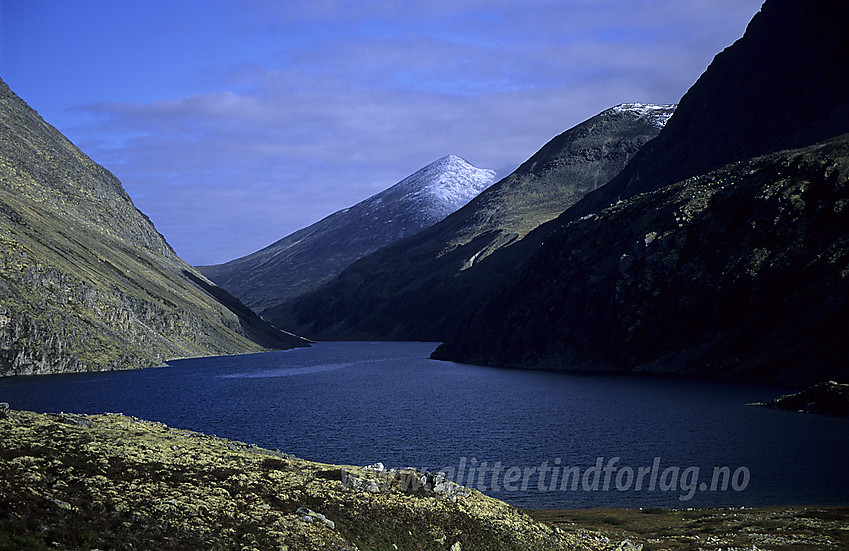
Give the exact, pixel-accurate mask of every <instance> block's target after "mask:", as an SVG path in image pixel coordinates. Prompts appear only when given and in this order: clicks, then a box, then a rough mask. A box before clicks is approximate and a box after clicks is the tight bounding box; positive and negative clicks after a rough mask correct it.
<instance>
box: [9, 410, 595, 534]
mask: <svg viewBox="0 0 849 551" xmlns="http://www.w3.org/2000/svg"><path fill="white" fill-rule="evenodd" d="M343 471H344V472H345V473H346V474H345V476H344V477H343V475H342V473H343ZM411 474H415V473H414V472H413V471H409V472H408V471H404V472H400V473H399V472H390V471H376V470H371V469H367V468H363V467H357V466H347V467H340V466H335V465H327V464H321V463H315V462H310V461H304V460H300V459H297V458H294V457H291V456H289V455H286V454H284V453H281V452H277V451H271V450H265V449H261V448H257V447H254V446H251V445H247V444H243V443H240V442H234V441H230V440H225V439H221V438H217V437H214V436H208V435H204V434H198V433H194V432H190V431H185V430H180V429H174V428H170V427H167V426H165V425H162V424H160V423H153V422H148V421H142V420H139V419H135V418H132V417H126V416H123V415H120V414H108V415H91V416H80V415H70V414H35V413H29V412H21V411H12V412H10V413H9V414H8V415H7V416H6V417H5V418H2V419H0V549H74V550H76V549H86V550H90V549H101V550H106V549H240V550H241V549H257V550H265V549H272V550H279V549H284V550H296V549H297V550H311V549H334V550H353V549H359V550H384V549H385V550H395V549H409V550H413V549H415V550H448V549H452V548H453V549H455V550H456V549H458V548H459V549H463V550H471V549H481V550H537V549H551V550H572V549H590V550H592V549H598V550H601V549H607V548H611V546H610V545H608V544H605V543H604V542H602V541H601V540H600V539H598V538H595V537H593V536H592V535H589V534H586V533H578V534H575V533H567V532H566V531H563V530H561V529H559V528H556V527H552V526H550V525H548V524H545V523H540V522H536V521H534V520H533V519H532V518H531V517H530V516H528V515H527V514H525V513H524V512H522V511H520V510H518V509H516V508H514V507H511V506H509V505H507V504H506V503H503V502H501V501H498V500H495V499H492V498H489V497H487V496H484V495H482V494H480V493H478V492H475V491H471V490H465V489H463V490H462V491H461V492H459V493H451V492H448V493H446V492H439V491H435V490H434V489H433V488H430V487H424V486H422V487H419V488H417V489H414V488H413V487H412V486H409V485H406V486H405V484H404V481H405V480H406V479H405V478H404V477H406V476H409V475H411ZM346 477H347V478H346ZM352 480H354V481H357V483H356V484H354V483H352ZM458 488H459V487H458ZM305 510H309V511H310V512H309V513H305V512H304V511H305ZM458 544H459V547H457V545H458Z"/></svg>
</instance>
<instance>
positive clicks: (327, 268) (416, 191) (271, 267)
mask: <svg viewBox="0 0 849 551" xmlns="http://www.w3.org/2000/svg"><path fill="white" fill-rule="evenodd" d="M494 181H495V171H493V170H488V169H481V168H476V167H474V166H472V165H471V164H469V163H468V162H467V161H465V160H464V159H462V158H460V157H458V156H456V155H447V156H445V157H442V158H440V159H438V160H436V161H434V162H432V163H430V164H429V165H427V166H425V167H424V168H421V169H420V170H418V171H416V172H415V173H413V174H411V175H410V176H408V177H406V178H404V179H403V180H401V181H400V182H398V183H397V184H395V185H393V186H391V187H389V188H388V189H385V190H384V191H382V192H380V193H377V194H376V195H373V196H372V197H369V198H368V199H365V200H363V201H361V202H359V203H357V204H356V205H354V206H352V207H349V208H346V209H343V210H340V211H337V212H335V213H333V214H331V215H330V216H327V217H326V218H323V219H322V220H320V221H318V222H316V223H315V224H312V225H310V226H308V227H306V228H304V229H301V230H299V231H297V232H295V233H293V234H291V235H289V236H286V237H284V238H283V239H281V240H279V241H277V242H275V243H274V244H272V245H269V246H268V247H266V248H264V249H262V250H259V251H257V252H255V253H252V254H249V255H247V256H244V257H242V258H238V259H236V260H232V261H230V262H227V263H225V264H218V265H214V266H199V267H198V269H199V270H200V271H201V272H202V273H203V274H204V275H206V276H207V277H209V278H210V279H211V280H213V281H215V282H216V283H218V284H219V285H221V286H222V287H224V288H226V289H227V290H228V291H229V292H231V293H233V294H234V295H235V296H237V297H238V298H240V299H241V300H242V301H244V302H245V303H246V304H247V305H248V306H250V307H252V308H253V309H254V310H255V311H257V312H260V313H262V312H264V311H267V310H269V309H270V308H273V307H275V306H277V305H279V304H280V303H282V302H285V301H286V300H289V299H291V298H294V297H297V296H299V295H301V294H303V293H305V292H307V291H309V290H311V289H313V288H315V287H317V286H319V285H320V284H322V283H324V282H326V281H328V280H329V279H331V278H332V277H334V276H336V275H337V274H338V273H339V272H341V271H342V270H343V269H345V268H346V267H347V266H348V265H350V264H351V263H352V262H354V261H355V260H357V259H359V258H361V257H363V256H365V255H366V254H368V253H370V252H372V251H375V250H377V249H379V248H380V247H382V246H384V245H387V244H389V243H392V242H394V241H398V240H399V239H403V238H405V237H408V236H410V235H413V234H414V233H417V232H418V231H420V230H422V229H424V228H427V227H429V226H431V225H433V224H434V223H436V222H438V221H440V220H442V219H443V218H445V217H446V216H447V215H449V214H451V213H452V212H454V211H456V210H457V209H459V208H460V207H462V206H463V205H465V204H466V203H468V202H469V201H470V200H471V199H472V198H473V197H475V196H476V195H478V194H479V193H480V192H481V191H483V190H484V189H486V188H487V187H488V186H489V185H491V184H492V183H493V182H494Z"/></svg>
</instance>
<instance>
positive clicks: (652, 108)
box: [610, 103, 677, 128]
mask: <svg viewBox="0 0 849 551" xmlns="http://www.w3.org/2000/svg"><path fill="white" fill-rule="evenodd" d="M676 107H677V106H676V105H674V104H672V105H662V104H654V103H622V104H620V105H617V106H616V107H611V108H610V110H611V111H613V112H614V113H626V112H627V113H634V114H635V115H637V116H638V117H640V118H646V119H648V120H649V121H650V122H651V123H652V124H654V125H655V126H657V127H658V128H663V127H664V126H666V123H667V122H668V121H669V118H670V117H671V116H672V113H674V112H675V108H676Z"/></svg>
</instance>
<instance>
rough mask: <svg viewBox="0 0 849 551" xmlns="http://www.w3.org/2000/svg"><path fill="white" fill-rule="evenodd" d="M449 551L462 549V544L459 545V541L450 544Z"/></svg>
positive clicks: (461, 550)
mask: <svg viewBox="0 0 849 551" xmlns="http://www.w3.org/2000/svg"><path fill="white" fill-rule="evenodd" d="M451 551H463V546H462V545H460V542H459V541H458V542H455V543H454V545H452V546H451Z"/></svg>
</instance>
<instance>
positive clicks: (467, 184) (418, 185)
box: [361, 155, 496, 223]
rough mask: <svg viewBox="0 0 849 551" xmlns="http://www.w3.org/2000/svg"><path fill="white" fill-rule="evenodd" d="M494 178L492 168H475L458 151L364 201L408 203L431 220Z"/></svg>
mask: <svg viewBox="0 0 849 551" xmlns="http://www.w3.org/2000/svg"><path fill="white" fill-rule="evenodd" d="M495 179H496V174H495V171H494V170H489V169H482V168H477V167H475V166H473V165H472V164H470V163H469V162H468V161H466V160H465V159H463V158H461V157H458V156H457V155H446V156H445V157H442V158H440V159H437V160H436V161H434V162H432V163H430V164H429V165H427V166H425V167H423V168H421V169H419V170H417V171H416V172H415V173H413V174H411V175H410V176H408V177H406V178H404V179H403V180H401V181H400V182H398V183H397V184H395V185H394V186H392V187H390V188H389V189H386V190H385V191H382V192H380V193H378V194H377V195H374V196H372V197H370V198H368V199H366V200H365V201H363V203H370V204H371V205H375V206H376V205H377V204H379V203H382V202H384V201H386V202H387V203H393V204H396V205H400V204H408V205H409V206H410V207H411V208H413V209H414V210H417V211H418V212H419V213H420V214H421V215H422V216H423V217H424V218H426V219H428V220H429V221H430V223H434V222H437V221H439V220H441V219H442V218H444V217H445V216H447V215H449V214H451V213H452V212H454V211H455V210H457V209H459V208H460V207H462V206H463V205H465V204H466V203H468V202H469V201H471V200H472V199H473V198H474V197H476V196H477V195H478V194H479V193H480V192H481V191H483V190H484V189H486V188H487V187H489V186H490V185H492V184H493V183H494V182H495ZM361 204H362V203H361Z"/></svg>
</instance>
